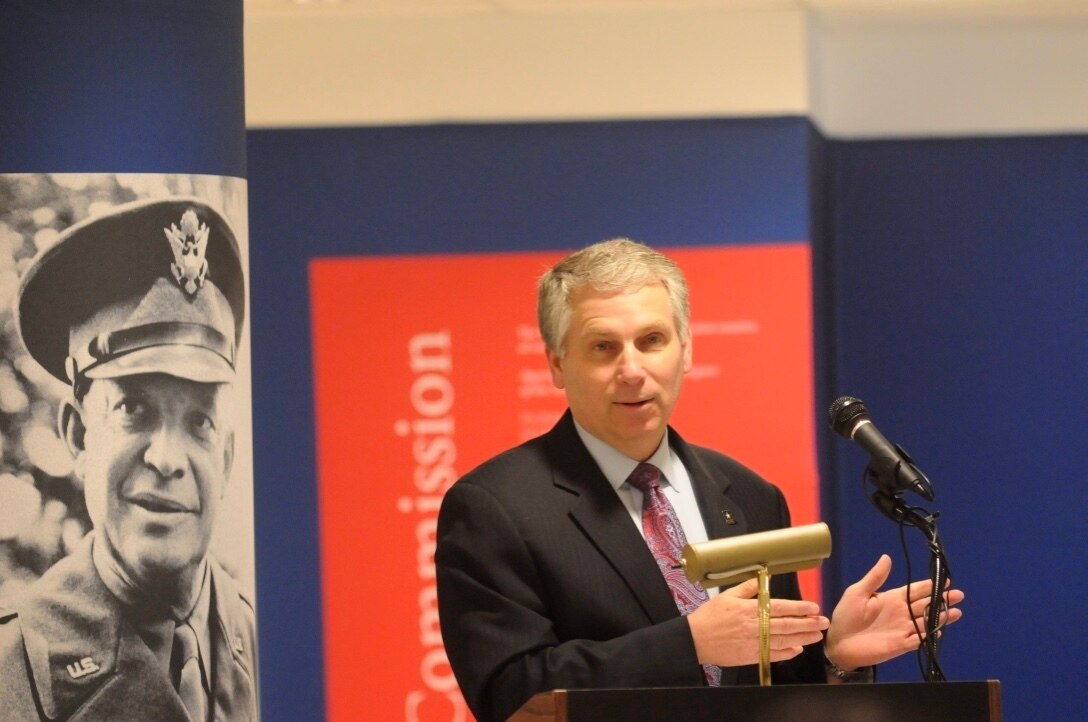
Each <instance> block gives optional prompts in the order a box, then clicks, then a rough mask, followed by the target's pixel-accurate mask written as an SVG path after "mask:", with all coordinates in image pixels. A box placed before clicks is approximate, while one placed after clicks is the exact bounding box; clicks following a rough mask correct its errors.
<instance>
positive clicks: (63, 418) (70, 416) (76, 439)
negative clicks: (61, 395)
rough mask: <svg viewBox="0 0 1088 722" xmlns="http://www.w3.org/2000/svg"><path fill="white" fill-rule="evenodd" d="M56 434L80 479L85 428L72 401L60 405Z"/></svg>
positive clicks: (81, 475) (84, 445) (81, 414)
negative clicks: (66, 449) (66, 448)
mask: <svg viewBox="0 0 1088 722" xmlns="http://www.w3.org/2000/svg"><path fill="white" fill-rule="evenodd" d="M57 432H58V433H59V434H60V438H62V439H64V443H65V444H66V445H67V446H68V451H69V452H70V453H71V454H72V458H74V459H75V472H76V476H78V477H79V478H81V479H82V478H83V452H84V451H86V449H87V446H86V436H87V426H86V425H85V424H84V423H83V412H82V411H81V410H80V409H79V407H78V406H76V403H75V402H74V401H72V400H66V401H64V402H62V403H61V405H60V410H59V411H58V412H57Z"/></svg>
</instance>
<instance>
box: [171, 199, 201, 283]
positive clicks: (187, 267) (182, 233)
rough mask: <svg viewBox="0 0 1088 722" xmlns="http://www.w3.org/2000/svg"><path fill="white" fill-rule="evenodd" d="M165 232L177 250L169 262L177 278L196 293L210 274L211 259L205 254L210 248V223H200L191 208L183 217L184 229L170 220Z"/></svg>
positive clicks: (175, 278)
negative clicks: (209, 263) (209, 262)
mask: <svg viewBox="0 0 1088 722" xmlns="http://www.w3.org/2000/svg"><path fill="white" fill-rule="evenodd" d="M163 231H165V232H166V238H167V240H169V241H170V248H171V250H173V251H174V262H173V263H171V264H170V271H171V273H173V274H174V280H175V281H177V282H178V285H179V286H181V287H182V288H183V289H185V292H186V293H188V294H189V295H190V296H193V295H195V294H196V292H197V291H198V290H200V288H201V287H202V286H203V285H204V277H205V276H207V275H208V259H207V258H205V257H204V252H205V251H206V250H207V248H208V224H206V223H201V222H200V220H199V219H198V218H197V217H196V213H195V212H193V211H192V210H188V211H185V213H184V214H182V216H181V228H178V227H177V226H176V225H174V224H173V223H171V224H170V227H169V228H163Z"/></svg>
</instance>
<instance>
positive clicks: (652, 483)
mask: <svg viewBox="0 0 1088 722" xmlns="http://www.w3.org/2000/svg"><path fill="white" fill-rule="evenodd" d="M627 483H628V484H630V485H631V486H633V487H635V488H636V489H638V490H639V491H641V492H642V493H643V494H645V493H646V492H647V491H649V490H650V489H656V488H657V487H658V486H660V485H661V469H658V468H657V467H656V466H654V465H653V464H647V463H645V462H643V463H641V464H639V465H638V466H636V467H635V470H634V471H632V472H631V475H630V476H628V477H627Z"/></svg>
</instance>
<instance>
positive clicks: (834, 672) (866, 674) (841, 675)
mask: <svg viewBox="0 0 1088 722" xmlns="http://www.w3.org/2000/svg"><path fill="white" fill-rule="evenodd" d="M824 669H825V670H827V673H828V674H829V675H831V676H832V677H834V678H835V679H838V680H841V681H843V682H872V681H874V680H875V679H876V668H874V667H858V668H857V669H855V670H854V671H852V672H848V671H846V670H845V669H843V668H842V667H840V666H839V665H837V664H835V663H834V662H832V661H831V658H830V657H828V656H827V652H826V651H825V652H824Z"/></svg>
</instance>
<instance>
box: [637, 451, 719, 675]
mask: <svg viewBox="0 0 1088 722" xmlns="http://www.w3.org/2000/svg"><path fill="white" fill-rule="evenodd" d="M627 483H628V484H630V485H631V486H633V487H635V488H636V489H638V490H639V491H641V492H642V496H643V500H642V531H643V533H644V534H645V535H646V544H648V545H649V547H650V552H651V553H652V554H653V555H654V559H656V560H657V568H658V569H660V570H661V574H662V575H663V576H664V577H665V582H666V583H667V584H668V585H669V591H671V592H672V597H673V599H674V600H675V601H676V608H677V609H679V610H680V614H682V615H687V614H691V613H692V612H693V611H695V609H696V608H697V607H698V606H699V605H700V604H702V603H703V602H705V601H706V600H707V599H708V597H707V593H706V590H705V589H703V588H702V587H701V586H700V585H699V584H697V583H693V582H689V581H688V578H687V576H685V575H684V570H683V569H680V568H679V564H680V556H681V555H682V553H683V551H684V545H685V544H687V543H688V541H687V537H686V536H684V529H683V527H681V526H680V520H679V519H678V518H677V516H676V511H675V510H674V509H673V508H672V504H670V503H669V500H668V499H667V498H665V492H663V491H661V470H660V469H658V468H657V467H656V466H654V465H653V464H646V463H642V464H639V465H638V466H636V467H635V470H634V471H632V472H631V475H630V476H628V477H627ZM703 672H704V673H705V674H706V681H707V684H709V685H711V686H713V687H717V686H718V685H720V684H721V679H722V670H721V668H720V667H717V666H715V665H712V664H704V665H703Z"/></svg>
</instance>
